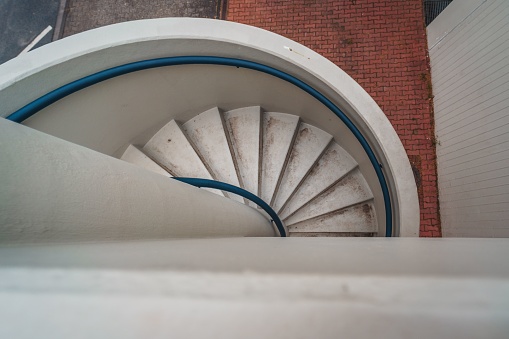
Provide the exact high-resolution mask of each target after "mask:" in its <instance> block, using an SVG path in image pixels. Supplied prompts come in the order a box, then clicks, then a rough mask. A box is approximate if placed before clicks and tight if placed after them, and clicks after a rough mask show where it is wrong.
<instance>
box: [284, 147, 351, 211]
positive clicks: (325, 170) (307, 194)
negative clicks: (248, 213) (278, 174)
mask: <svg viewBox="0 0 509 339" xmlns="http://www.w3.org/2000/svg"><path fill="white" fill-rule="evenodd" d="M356 166H357V162H356V161H355V160H354V159H353V158H352V157H351V156H350V154H348V153H347V152H346V151H345V150H344V149H343V148H342V147H341V146H339V145H338V144H337V143H336V142H331V143H330V145H329V147H328V148H327V150H326V151H325V153H324V154H323V155H322V157H321V158H320V159H319V160H318V162H317V163H316V164H315V165H314V166H313V168H312V169H311V172H309V174H308V175H307V176H306V178H305V179H304V181H303V182H302V184H301V185H300V186H299V188H297V190H296V191H295V192H294V194H293V195H292V197H291V198H290V199H289V200H288V201H287V203H286V204H285V205H284V207H283V209H282V210H281V212H280V213H279V216H280V218H282V219H285V218H288V217H289V216H290V215H292V214H293V213H295V212H296V211H297V210H298V209H299V208H301V207H302V206H304V205H305V204H306V203H307V202H309V201H310V200H311V199H313V198H314V197H316V196H318V195H319V194H320V193H322V192H324V191H325V190H327V189H328V188H329V187H331V186H332V185H334V184H335V183H336V182H338V181H339V180H340V179H342V178H343V177H344V176H345V175H346V174H348V173H349V172H350V171H352V170H353V169H354V168H355V167H356Z"/></svg>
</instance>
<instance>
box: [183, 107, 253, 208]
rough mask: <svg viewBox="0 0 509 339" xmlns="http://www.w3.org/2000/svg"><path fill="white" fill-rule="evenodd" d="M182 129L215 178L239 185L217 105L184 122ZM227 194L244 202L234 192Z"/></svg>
mask: <svg viewBox="0 0 509 339" xmlns="http://www.w3.org/2000/svg"><path fill="white" fill-rule="evenodd" d="M182 131H183V132H184V133H185V134H186V135H187V137H188V139H189V140H190V141H191V143H192V144H193V146H194V147H195V149H196V151H197V152H198V153H199V155H200V156H201V159H202V161H203V162H204V163H205V165H206V167H207V168H208V169H209V171H210V172H211V173H212V175H213V177H214V178H215V179H216V180H219V181H222V182H226V183H228V184H231V185H235V186H240V184H239V179H238V177H237V171H236V170H235V165H234V163H233V158H232V154H231V151H230V145H229V143H228V139H227V137H226V131H225V129H224V123H223V118H222V116H221V113H220V112H219V109H218V108H217V107H215V108H212V109H209V110H207V111H205V112H203V113H201V114H199V115H197V116H195V117H194V118H192V119H190V120H189V121H187V122H186V123H184V124H183V125H182ZM227 195H228V197H230V198H231V199H233V200H237V201H239V202H244V199H243V198H242V197H239V196H238V195H236V194H228V193H227Z"/></svg>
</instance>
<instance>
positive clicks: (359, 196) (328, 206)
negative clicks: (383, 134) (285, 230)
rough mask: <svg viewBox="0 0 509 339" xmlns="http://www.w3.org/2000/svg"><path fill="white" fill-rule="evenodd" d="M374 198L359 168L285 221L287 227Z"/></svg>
mask: <svg viewBox="0 0 509 339" xmlns="http://www.w3.org/2000/svg"><path fill="white" fill-rule="evenodd" d="M372 198H373V195H372V193H371V190H370V189H369V186H368V184H367V183H366V180H365V179H364V177H363V176H362V173H361V172H360V170H359V169H358V168H356V169H355V170H353V171H352V172H350V173H349V174H348V175H347V176H346V177H344V178H343V179H342V180H340V181H339V182H338V183H336V184H335V185H334V186H332V187H331V188H329V189H328V190H327V191H325V192H323V193H321V194H320V195H318V196H317V197H316V198H314V199H313V200H311V201H310V202H308V203H307V204H306V205H304V206H303V207H302V208H300V209H299V210H298V211H297V212H295V213H294V214H293V215H291V216H290V217H288V218H286V219H285V220H284V222H285V224H286V225H287V226H290V225H293V224H297V223H299V222H301V221H304V220H308V219H312V218H316V217H319V216H321V215H325V214H328V213H331V212H334V211H337V210H341V209H344V208H346V207H348V206H352V205H355V204H359V203H361V202H364V201H367V200H370V199H372Z"/></svg>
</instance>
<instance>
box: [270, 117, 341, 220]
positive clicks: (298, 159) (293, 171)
mask: <svg viewBox="0 0 509 339" xmlns="http://www.w3.org/2000/svg"><path fill="white" fill-rule="evenodd" d="M331 140H332V136H331V135H330V134H328V133H326V132H324V131H322V130H321V129H319V128H317V127H314V126H311V125H309V124H306V123H300V125H299V130H298V132H297V136H296V137H295V142H294V144H293V147H292V150H291V153H290V158H289V159H288V162H287V165H286V168H285V170H284V173H283V176H282V178H281V180H280V182H279V184H278V187H277V192H276V194H275V195H274V199H273V201H272V202H271V206H272V207H273V208H274V209H275V210H276V212H278V211H279V210H280V209H281V208H282V207H283V205H284V204H285V203H286V201H287V200H288V198H290V196H291V195H292V193H293V192H294V191H295V189H296V188H297V187H298V185H299V184H300V183H301V181H302V180H303V179H304V177H305V176H306V175H307V174H308V172H309V171H310V170H311V168H312V167H313V165H314V164H315V163H316V162H317V161H318V159H319V158H320V156H321V155H322V153H323V152H324V150H325V148H326V147H327V145H328V144H329V143H330V141H331Z"/></svg>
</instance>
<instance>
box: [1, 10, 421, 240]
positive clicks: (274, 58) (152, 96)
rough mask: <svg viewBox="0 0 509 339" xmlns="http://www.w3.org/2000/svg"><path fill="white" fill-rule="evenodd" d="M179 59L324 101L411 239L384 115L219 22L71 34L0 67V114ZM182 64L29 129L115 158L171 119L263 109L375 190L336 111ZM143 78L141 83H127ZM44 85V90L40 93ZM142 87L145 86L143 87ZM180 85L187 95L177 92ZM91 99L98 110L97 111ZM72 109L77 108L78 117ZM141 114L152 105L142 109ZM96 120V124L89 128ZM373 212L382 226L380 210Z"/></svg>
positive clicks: (247, 32)
mask: <svg viewBox="0 0 509 339" xmlns="http://www.w3.org/2000/svg"><path fill="white" fill-rule="evenodd" d="M179 55H213V56H223V57H234V58H241V59H246V60H251V61H255V62H259V63H263V64H265V65H268V66H272V67H275V68H277V69H279V70H282V71H284V72H287V73H289V74H291V75H293V76H295V77H297V78H299V79H301V80H303V81H305V82H306V83H308V84H309V85H311V86H312V87H314V88H315V89H317V90H319V91H320V92H322V93H323V94H325V95H326V96H327V97H328V98H329V99H331V100H332V101H333V102H334V104H336V105H337V106H338V107H340V108H341V109H343V110H344V112H345V113H346V114H347V115H348V116H349V117H350V119H352V121H353V122H354V123H355V124H356V125H357V127H358V128H359V129H360V130H361V132H362V133H363V134H364V136H365V137H366V138H367V139H368V141H369V143H370V144H371V145H372V147H373V148H374V151H375V153H376V154H377V157H378V159H379V161H380V162H381V164H382V165H383V169H384V172H385V175H386V178H387V179H388V184H389V186H390V190H391V194H392V203H393V208H394V210H395V211H397V213H395V216H394V222H395V225H401V228H400V229H396V230H395V234H397V235H401V236H417V235H418V231H419V206H418V200H417V191H416V187H415V182H414V178H413V174H412V171H411V168H410V164H409V162H408V159H407V157H406V153H405V151H404V149H403V146H402V145H401V142H400V141H399V138H398V136H397V135H396V133H395V131H394V129H393V128H392V126H391V125H390V123H389V121H388V120H387V118H386V117H385V115H384V114H383V112H382V111H381V110H380V108H379V107H378V106H377V105H376V103H375V102H374V101H373V100H372V99H371V97H370V96H369V95H368V94H367V93H366V92H365V91H364V90H363V89H362V88H361V87H360V86H359V85H358V84H357V83H356V82H355V81H354V80H353V79H351V78H350V77H349V76H348V75H347V74H346V73H344V72H343V71H341V70H340V69H339V68H337V67H336V66H335V65H334V64H332V63H331V62H329V61H328V60H326V59H325V58H323V57H321V56H320V55H318V54H316V53H315V52H313V51H311V50H309V49H307V48H305V47H304V46H301V45H299V44H297V43H295V42H293V41H291V40H288V39H286V38H283V37H281V36H278V35H276V34H273V33H270V32H267V31H263V30H260V29H256V28H253V27H249V26H244V25H240V24H235V23H230V22H224V21H213V20H204V19H156V20H147V21H140V22H129V23H125V24H120V25H113V26H109V27H105V28H101V29H97V30H93V31H89V32H86V33H82V34H78V35H76V36H72V37H70V38H67V39H64V40H61V41H58V42H56V43H54V44H52V45H50V46H48V47H44V48H40V49H38V50H35V51H33V52H31V53H29V54H28V55H27V56H25V57H23V58H19V59H15V60H13V61H11V62H9V63H6V64H5V65H3V66H1V67H0V101H2V103H3V107H2V111H1V115H2V116H7V115H9V114H10V113H12V112H14V111H15V110H16V109H19V108H20V107H22V106H23V105H24V104H26V103H27V102H30V101H31V100H34V99H36V98H38V97H40V96H41V95H43V94H45V93H47V92H48V91H49V90H52V89H55V88H58V87H59V86H62V85H64V84H66V83H68V82H70V81H73V80H76V79H79V78H81V77H83V76H86V75H89V74H92V73H94V72H97V71H100V70H104V69H108V68H111V67H114V66H118V65H122V64H125V63H129V62H134V61H139V60H146V59H153V58H158V57H167V56H179ZM185 67H187V66H178V67H171V68H172V69H171V70H170V69H168V70H166V69H165V70H162V69H158V70H157V71H155V70H148V71H143V72H137V73H133V74H129V75H125V76H122V77H119V78H117V79H111V80H108V81H106V82H103V83H101V84H98V85H95V86H93V87H91V88H88V89H86V90H83V91H81V92H79V93H76V94H75V95H73V96H70V97H68V98H67V99H64V100H62V101H61V102H59V103H56V104H54V105H52V106H50V107H48V108H47V109H45V110H44V112H40V113H39V116H34V117H33V118H31V119H30V120H28V121H27V124H28V125H29V126H31V127H34V128H38V129H39V128H40V129H41V130H45V131H47V132H50V133H52V134H54V135H57V136H60V137H63V138H66V139H68V140H71V141H74V142H78V143H80V144H85V145H87V146H90V147H92V148H95V149H100V150H101V151H104V152H106V153H108V154H113V153H115V152H117V151H120V149H119V148H121V147H122V145H126V144H127V143H128V142H131V141H133V140H132V139H133V138H134V136H135V135H140V134H141V135H148V133H147V132H149V131H150V130H155V129H157V127H159V126H161V125H162V124H163V123H164V122H166V121H168V120H170V119H171V118H174V117H176V118H181V119H184V118H185V117H186V116H187V117H190V116H192V115H193V114H197V113H200V112H201V111H202V110H204V109H207V108H210V107H211V106H215V105H217V106H219V107H222V108H235V106H237V107H238V106H245V105H246V104H257V105H261V106H263V107H264V108H266V109H269V110H279V111H283V112H288V113H293V114H300V115H302V116H303V119H304V120H305V121H307V122H309V123H311V124H314V125H316V126H317V127H319V128H322V129H324V130H326V131H327V132H329V133H331V134H333V135H334V136H335V138H336V140H340V141H341V143H342V146H344V147H345V149H347V150H349V151H350V153H351V154H352V155H354V157H356V160H357V162H358V163H359V164H360V167H361V170H362V171H363V174H364V176H365V177H366V178H367V179H368V183H369V184H370V186H371V187H372V191H373V192H379V184H378V180H377V179H376V177H375V175H374V170H373V169H372V167H371V164H370V163H369V162H368V159H367V157H366V156H365V155H364V154H363V152H359V151H355V152H352V150H354V149H356V150H359V147H358V144H357V141H356V140H355V139H354V138H353V136H352V135H351V133H350V132H349V131H347V130H346V128H345V126H344V125H343V124H342V123H341V122H340V120H339V119H338V118H337V117H336V116H335V115H334V114H333V113H331V112H329V111H328V110H326V109H324V107H323V106H321V104H319V103H318V102H317V101H316V100H315V99H313V98H311V97H310V96H309V95H307V94H304V93H303V92H302V91H300V90H297V89H295V88H294V87H293V86H290V85H289V84H285V83H283V82H282V81H280V80H275V78H273V77H270V76H268V75H264V74H259V73H256V72H253V71H248V70H237V69H233V68H232V69H230V70H229V72H224V70H221V71H220V72H217V69H214V68H217V67H219V66H193V67H190V66H189V67H188V68H187V69H185ZM191 73H193V74H194V75H193V76H191ZM227 73H228V74H229V75H227ZM255 73H256V74H255ZM204 74H206V76H204ZM213 74H214V76H213ZM218 77H219V78H218ZM221 77H222V79H221ZM133 78H136V79H134V80H133ZM236 78H237V79H236ZM141 79H144V80H143V81H144V82H139V83H138V85H132V84H134V83H136V82H138V81H139V80H141ZM239 79H240V80H239ZM131 80H133V81H131ZM233 80H235V81H233ZM242 80H243V81H242ZM42 81H43V82H44V86H41V82H42ZM239 81H240V82H239ZM142 83H143V84H145V85H143V86H140V84H142ZM239 84H242V86H239ZM181 86H182V87H181ZM186 86H189V87H190V88H192V89H193V91H188V90H186V91H182V90H181V89H182V88H185V87H186ZM200 86H203V88H200ZM114 88H115V90H113V89H114ZM232 88H233V89H234V90H236V91H233V93H235V96H233V95H232ZM198 89H200V91H198ZM172 90H173V92H172ZM204 90H205V92H203V91H204ZM113 93H115V95H113ZM142 93H143V96H140V95H141V94H142ZM207 93H210V97H208V96H207V95H209V94H207ZM92 94H93V95H92ZM212 94H213V95H212ZM117 95H118V96H121V97H122V99H126V98H127V99H129V98H131V101H127V102H125V105H124V106H121V107H118V106H115V107H112V106H108V103H114V104H115V105H118V102H119V100H118V98H116V96H117ZM172 98H178V99H179V100H178V101H176V100H172ZM232 98H235V99H233V100H232ZM66 100H67V102H66ZM235 100H236V101H235ZM254 101H257V102H256V103H255V102H254ZM98 102H102V104H104V105H103V106H101V107H100V108H98V107H96V106H94V104H95V103H98ZM177 102H178V103H177ZM78 104H79V105H78ZM179 105H182V107H179ZM75 106H76V107H78V106H79V107H81V108H80V109H79V110H76V109H75V108H74V107H75ZM224 106H228V107H224ZM83 107H86V108H87V110H86V111H84V110H83ZM147 108H150V111H149V112H147V111H146V110H147ZM174 108H175V109H174ZM177 108H178V109H179V110H178V111H177ZM181 108H185V109H184V110H181ZM182 112H183V113H182ZM177 114H181V115H180V116H176V115H177ZM50 116H51V117H50ZM64 116H65V117H69V118H68V119H67V118H63V117H64ZM96 116H97V119H100V121H101V123H100V124H97V123H94V124H90V123H89V122H90V121H94V120H95V119H94V118H92V117H96ZM106 116H108V117H109V118H105V117H106ZM126 116H127V117H128V119H125V118H126ZM71 117H72V119H71ZM53 118H54V119H53ZM141 118H143V119H141ZM87 119H88V120H87ZM129 119H130V120H129ZM70 120H72V122H70ZM141 120H143V122H142V123H140V121H141ZM129 121H130V122H129ZM95 122H96V121H95ZM92 126H94V127H92ZM118 127H121V128H118ZM73 128H74V129H73ZM112 129H122V130H126V131H128V133H126V134H122V133H120V134H122V135H116V134H114V133H111V130H112ZM135 130H136V131H135ZM135 132H136V133H135ZM143 132H145V134H143ZM97 133H99V134H97ZM141 139H143V138H141ZM135 141H136V140H135ZM137 142H142V140H138V141H137ZM375 194H377V193H375ZM375 203H376V204H377V205H378V206H377V211H383V208H381V207H382V206H383V200H382V198H381V196H380V194H379V193H378V196H376V197H375ZM378 214H379V215H378V217H379V218H380V219H381V220H383V218H384V216H383V215H381V214H382V213H378ZM379 224H382V225H383V223H379Z"/></svg>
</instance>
